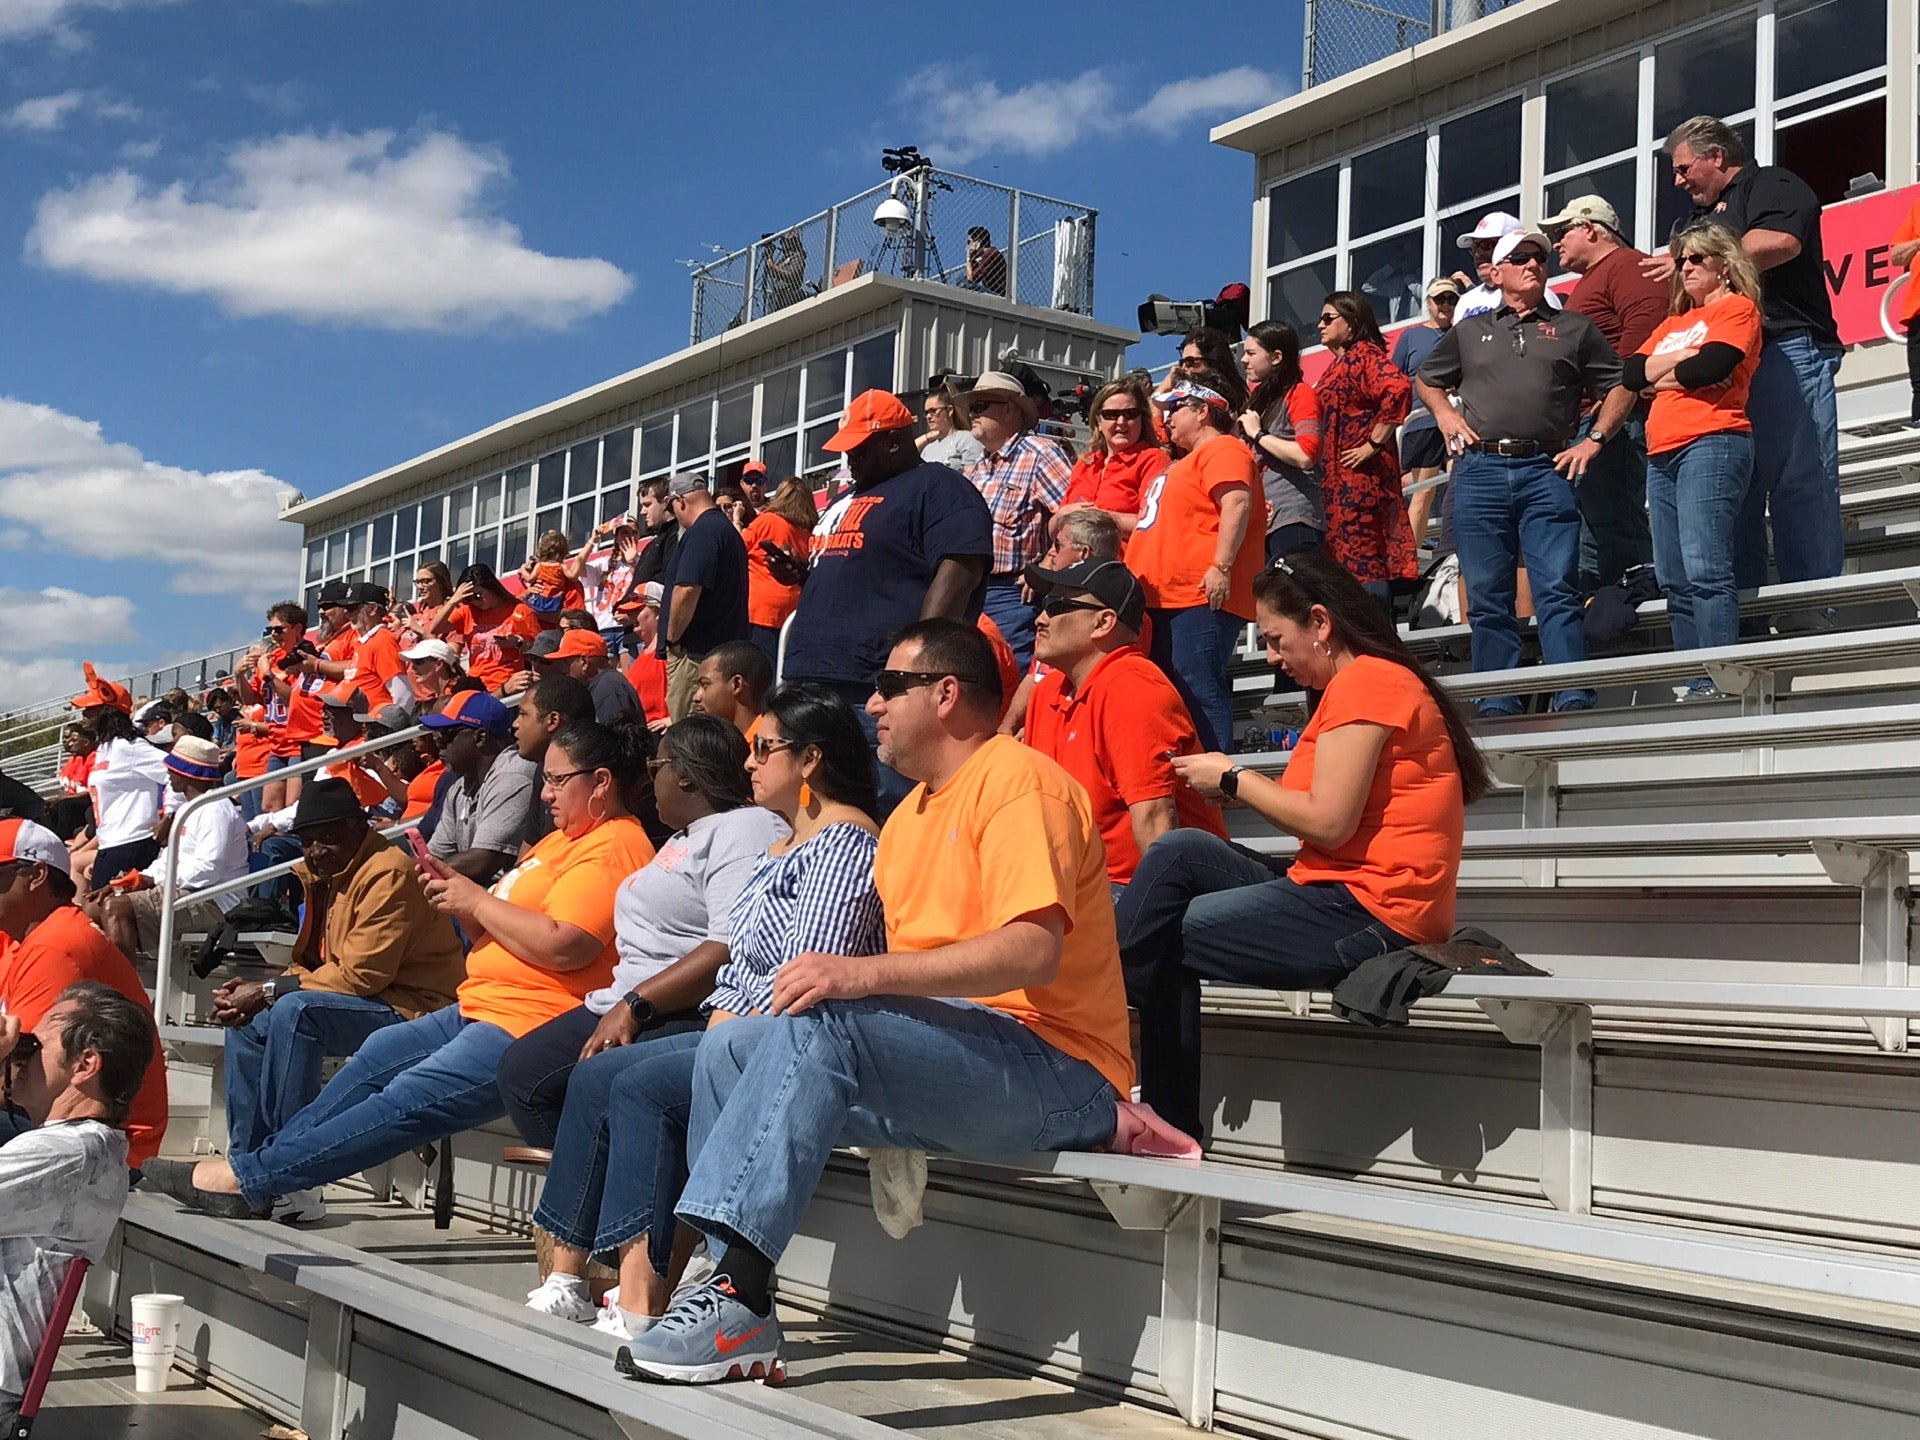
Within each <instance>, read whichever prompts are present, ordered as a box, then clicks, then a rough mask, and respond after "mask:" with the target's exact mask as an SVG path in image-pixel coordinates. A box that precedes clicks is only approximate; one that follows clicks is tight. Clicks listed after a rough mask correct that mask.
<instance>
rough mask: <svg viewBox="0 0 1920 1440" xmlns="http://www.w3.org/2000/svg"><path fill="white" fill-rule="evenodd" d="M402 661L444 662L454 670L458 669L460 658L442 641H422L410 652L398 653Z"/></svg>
mask: <svg viewBox="0 0 1920 1440" xmlns="http://www.w3.org/2000/svg"><path fill="white" fill-rule="evenodd" d="M400 658H401V659H402V660H444V661H445V662H446V663H447V664H449V665H451V666H453V668H454V669H456V670H458V669H459V668H460V657H459V656H458V655H456V654H454V653H453V647H452V646H451V645H449V644H447V642H446V641H444V640H422V641H420V643H419V644H417V645H415V646H414V647H413V648H412V649H411V650H402V651H401V652H400Z"/></svg>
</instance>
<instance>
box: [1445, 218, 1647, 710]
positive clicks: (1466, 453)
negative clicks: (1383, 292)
mask: <svg viewBox="0 0 1920 1440" xmlns="http://www.w3.org/2000/svg"><path fill="white" fill-rule="evenodd" d="M1552 254H1553V245H1552V243H1551V242H1550V241H1549V240H1548V239H1547V237H1546V236H1545V235H1543V234H1541V233H1540V232H1539V231H1537V230H1521V231H1516V232H1515V233H1513V234H1510V235H1507V236H1506V237H1504V238H1503V239H1502V240H1501V241H1500V242H1499V244H1498V245H1497V246H1496V247H1495V249H1494V252H1493V283H1495V284H1497V285H1498V286H1499V287H1500V293H1501V304H1500V306H1499V308H1498V309H1495V310H1491V311H1488V312H1486V313H1485V314H1480V315H1473V316H1470V317H1468V318H1466V319H1463V320H1460V321H1459V322H1458V323H1456V324H1455V325H1454V327H1453V328H1452V329H1451V330H1449V331H1447V333H1446V334H1445V335H1443V336H1441V337H1440V343H1439V344H1437V345H1435V346H1434V347H1433V353H1432V354H1431V355H1429V356H1428V357H1427V359H1426V362H1425V363H1424V364H1422V365H1421V367H1420V372H1419V375H1418V376H1417V377H1416V378H1415V384H1416V385H1417V386H1418V387H1419V391H1420V398H1421V399H1422V400H1424V401H1425V402H1426V403H1427V408H1428V409H1430V410H1431V411H1432V412H1433V417H1434V420H1435V421H1436V422H1437V423H1438V424H1439V426H1440V433H1441V434H1442V435H1444V436H1446V439H1447V453H1448V454H1450V455H1452V456H1453V457H1454V463H1453V485H1454V513H1453V522H1454V532H1455V535H1456V538H1457V539H1458V541H1459V545H1460V575H1461V578H1462V579H1463V580H1464V581H1465V582H1466V587H1467V623H1468V625H1469V626H1470V627H1471V628H1472V631H1473V668H1474V669H1475V670H1512V669H1514V668H1516V667H1517V666H1518V665H1519V664H1520V622H1519V621H1518V619H1517V618H1516V617H1515V613H1514V604H1515V599H1516V595H1517V590H1518V580H1517V575H1516V570H1517V566H1518V565H1519V563H1520V562H1521V561H1522V560H1523V559H1524V561H1525V564H1526V567H1527V577H1528V580H1529V581H1530V582H1531V585H1532V588H1533V608H1534V613H1535V614H1536V615H1537V616H1538V617H1539V625H1540V652H1541V656H1542V658H1544V659H1545V661H1546V662H1547V663H1548V664H1549V665H1554V664H1568V663H1572V662H1578V661H1582V660H1585V659H1586V658H1587V641H1586V635H1585V634H1584V633H1583V631H1582V630H1581V610H1582V605H1581V596H1580V509H1579V506H1578V504H1577V503H1576V501H1575V499H1574V487H1575V486H1577V485H1578V484H1579V483H1580V481H1581V479H1582V477H1584V476H1585V475H1586V473H1587V467H1588V466H1590V465H1591V464H1592V463H1593V462H1594V458H1595V457H1596V456H1598V455H1599V454H1600V451H1601V447H1602V446H1604V445H1605V444H1606V443H1607V442H1608V441H1609V440H1611V439H1613V438H1614V437H1615V436H1617V435H1618V434H1619V433H1620V429H1621V426H1622V425H1623V424H1624V423H1625V421H1626V417H1627V414H1628V412H1629V411H1631V410H1632V409H1633V407H1634V404H1635V402H1636V400H1637V398H1638V397H1636V396H1635V395H1634V393H1633V392H1632V391H1631V390H1628V389H1627V388H1626V387H1624V386H1623V385H1621V383H1620V357H1619V356H1618V355H1616V354H1615V353H1614V351H1613V347H1612V346H1611V345H1609V344H1607V340H1606V337H1605V336H1604V335H1602V334H1601V333H1600V330H1599V327H1598V326H1596V325H1595V324H1594V323H1593V322H1592V321H1591V320H1589V319H1588V318H1587V317H1586V316H1584V315H1579V314H1575V313H1573V312H1572V311H1565V310H1562V311H1554V310H1549V309H1547V308H1546V305H1545V298H1544V297H1545V295H1546V288H1547V272H1548V268H1549V265H1550V264H1551V261H1550V259H1549V257H1550V256H1551V255H1552ZM1456 397H1457V399H1458V402H1459V403H1458V406H1457V407H1456V405H1455V399H1456ZM1583 397H1584V398H1589V399H1592V400H1595V401H1598V402H1599V403H1600V411H1599V416H1598V418H1596V419H1595V420H1594V422H1593V426H1592V428H1591V429H1590V430H1589V431H1588V432H1587V436H1586V438H1585V439H1584V440H1581V441H1580V442H1579V443H1577V444H1575V443H1573V437H1574V432H1575V430H1576V428H1577V427H1578V425H1579V423H1580V402H1581V400H1582V398H1583ZM1516 541H1517V542H1518V543H1517V544H1516ZM1594 700H1595V696H1594V693H1593V691H1591V690H1585V689H1569V690H1562V691H1561V692H1560V693H1559V694H1558V695H1556V696H1555V697H1554V701H1553V708H1554V709H1555V710H1587V709H1591V708H1592V707H1593V704H1594ZM1522 703H1523V702H1522V701H1521V699H1520V698H1519V697H1518V696H1511V695H1503V696H1500V697H1498V698H1494V699H1487V700H1482V701H1481V702H1480V713H1481V714H1482V715H1514V714H1518V713H1519V712H1520V710H1521V708H1522Z"/></svg>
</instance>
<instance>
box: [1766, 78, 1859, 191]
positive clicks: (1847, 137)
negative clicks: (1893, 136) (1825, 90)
mask: <svg viewBox="0 0 1920 1440" xmlns="http://www.w3.org/2000/svg"><path fill="white" fill-rule="evenodd" d="M1773 160H1774V164H1776V165H1784V166H1785V167H1786V168H1787V169H1789V170H1791V171H1792V172H1793V173H1794V174H1796V175H1798V176H1799V177H1800V178H1801V179H1802V180H1804V181H1806V182H1807V184H1808V185H1809V186H1811V187H1812V189H1813V193H1814V197H1815V198H1816V199H1818V200H1819V202H1820V203H1821V204H1822V205H1831V204H1833V203H1834V202H1836V201H1839V200H1844V199H1845V198H1846V195H1847V188H1848V186H1849V185H1851V184H1852V182H1853V177H1854V176H1856V175H1865V174H1868V173H1872V174H1875V175H1885V174H1886V173H1887V101H1886V97H1885V96H1884V95H1881V96H1876V97H1875V98H1874V99H1872V100H1868V101H1866V102H1865V103H1863V104H1859V105H1850V106H1848V107H1847V108H1846V109H1845V110H1836V111H1834V112H1833V113H1832V114H1829V115H1822V116H1820V117H1819V118H1817V119H1814V120H1805V121H1802V122H1801V123H1800V124H1798V125H1787V126H1783V127H1781V128H1779V129H1777V130H1775V131H1774V135H1773Z"/></svg>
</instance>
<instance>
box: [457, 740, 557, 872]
mask: <svg viewBox="0 0 1920 1440" xmlns="http://www.w3.org/2000/svg"><path fill="white" fill-rule="evenodd" d="M552 828H553V817H552V816H551V815H550V814H548V812H547V807H546V806H545V805H543V804H541V803H540V767H539V766H538V765H537V764H535V763H534V762H533V761H531V760H523V759H521V758H520V752H519V751H518V750H515V749H513V748H512V747H511V746H509V747H508V748H507V749H505V750H503V751H501V752H500V754H499V755H498V756H496V757H495V759H494V762H493V765H492V766H491V768H489V769H488V771H487V773H486V775H485V776H483V777H482V778H481V781H480V786H479V789H478V790H477V791H470V790H469V789H468V788H467V782H466V781H465V780H456V781H454V783H453V786H452V788H451V789H449V790H448V791H447V803H446V804H445V805H444V806H443V807H442V808H441V811H440V823H439V825H437V826H436V827H435V828H434V832H433V839H432V840H430V841H429V842H428V843H427V853H428V854H430V855H434V856H437V857H438V858H440V859H442V860H445V859H447V858H448V857H450V856H453V855H458V854H459V853H460V852H461V851H463V850H493V851H497V852H498V853H500V854H502V855H508V856H517V855H519V853H520V847H521V845H522V844H529V845H530V844H532V843H533V842H534V841H535V840H538V839H539V838H540V837H541V836H543V835H545V834H546V833H547V831H549V830H551V829H552Z"/></svg>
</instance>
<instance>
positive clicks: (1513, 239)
mask: <svg viewBox="0 0 1920 1440" xmlns="http://www.w3.org/2000/svg"><path fill="white" fill-rule="evenodd" d="M1529 240H1531V241H1532V242H1533V243H1534V244H1535V245H1538V246H1539V247H1540V248H1541V249H1542V250H1544V251H1545V252H1546V255H1547V270H1548V271H1549V273H1551V271H1552V270H1553V242H1552V241H1551V240H1549V239H1547V237H1546V236H1545V235H1544V234H1543V233H1542V232H1540V231H1538V230H1515V231H1514V232H1513V233H1512V234H1510V235H1502V236H1501V237H1500V243H1499V244H1498V245H1495V246H1494V247H1493V263H1494V264H1496V265H1502V264H1505V263H1506V259H1507V257H1508V256H1509V255H1511V254H1513V252H1514V251H1516V250H1518V249H1519V248H1520V247H1521V246H1522V245H1525V244H1526V243H1527V242H1528V241H1529Z"/></svg>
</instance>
